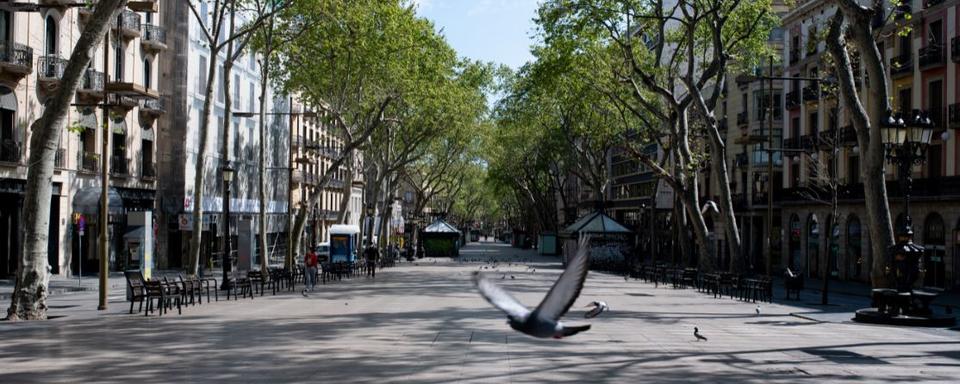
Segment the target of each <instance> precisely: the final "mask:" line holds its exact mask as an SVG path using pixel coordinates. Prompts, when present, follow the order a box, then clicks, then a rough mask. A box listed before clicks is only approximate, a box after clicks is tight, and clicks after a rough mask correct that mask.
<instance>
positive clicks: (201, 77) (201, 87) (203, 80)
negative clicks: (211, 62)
mask: <svg viewBox="0 0 960 384" xmlns="http://www.w3.org/2000/svg"><path fill="white" fill-rule="evenodd" d="M206 90H207V58H206V57H203V56H200V65H199V69H198V70H197V93H200V94H204V93H206Z"/></svg>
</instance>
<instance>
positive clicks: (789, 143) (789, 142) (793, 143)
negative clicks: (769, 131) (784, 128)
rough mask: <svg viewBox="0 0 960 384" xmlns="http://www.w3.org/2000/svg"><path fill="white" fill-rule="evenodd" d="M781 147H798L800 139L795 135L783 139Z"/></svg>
mask: <svg viewBox="0 0 960 384" xmlns="http://www.w3.org/2000/svg"><path fill="white" fill-rule="evenodd" d="M783 149H800V140H799V139H797V138H796V137H788V138H785V139H783Z"/></svg>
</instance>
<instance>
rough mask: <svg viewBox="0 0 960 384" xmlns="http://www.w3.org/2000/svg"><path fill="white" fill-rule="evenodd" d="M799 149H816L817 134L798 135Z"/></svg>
mask: <svg viewBox="0 0 960 384" xmlns="http://www.w3.org/2000/svg"><path fill="white" fill-rule="evenodd" d="M800 149H803V150H806V151H813V150H816V149H817V135H803V136H800Z"/></svg>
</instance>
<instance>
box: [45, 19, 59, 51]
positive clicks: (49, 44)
mask: <svg viewBox="0 0 960 384" xmlns="http://www.w3.org/2000/svg"><path fill="white" fill-rule="evenodd" d="M44 28H45V32H44V33H45V34H44V48H43V52H44V53H45V54H47V55H51V56H56V55H57V21H56V20H54V18H53V16H51V15H47V19H46V26H45V27H44Z"/></svg>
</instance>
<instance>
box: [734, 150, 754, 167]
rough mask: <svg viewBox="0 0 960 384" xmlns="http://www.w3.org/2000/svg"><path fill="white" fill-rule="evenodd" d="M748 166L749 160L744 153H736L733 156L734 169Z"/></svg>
mask: <svg viewBox="0 0 960 384" xmlns="http://www.w3.org/2000/svg"><path fill="white" fill-rule="evenodd" d="M749 164H750V158H749V157H747V154H746V153H738V154H736V155H734V156H733V167H734V168H744V167H746V166H747V165H749Z"/></svg>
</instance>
